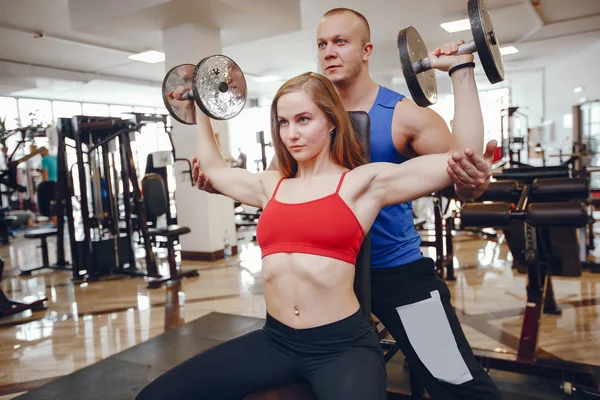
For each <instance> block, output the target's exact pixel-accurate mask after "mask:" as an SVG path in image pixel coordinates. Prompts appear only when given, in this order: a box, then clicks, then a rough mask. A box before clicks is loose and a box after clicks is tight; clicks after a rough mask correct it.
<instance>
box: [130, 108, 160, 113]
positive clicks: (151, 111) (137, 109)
mask: <svg viewBox="0 0 600 400" xmlns="http://www.w3.org/2000/svg"><path fill="white" fill-rule="evenodd" d="M133 112H136V113H143V114H154V113H155V112H156V109H155V108H154V107H133Z"/></svg>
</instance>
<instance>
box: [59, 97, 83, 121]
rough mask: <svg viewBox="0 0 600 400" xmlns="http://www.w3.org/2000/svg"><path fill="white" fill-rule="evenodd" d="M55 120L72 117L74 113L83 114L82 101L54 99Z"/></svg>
mask: <svg viewBox="0 0 600 400" xmlns="http://www.w3.org/2000/svg"><path fill="white" fill-rule="evenodd" d="M52 109H53V110H54V120H55V121H56V120H57V119H58V118H71V117H73V116H74V115H81V103H75V102H71V101H53V102H52Z"/></svg>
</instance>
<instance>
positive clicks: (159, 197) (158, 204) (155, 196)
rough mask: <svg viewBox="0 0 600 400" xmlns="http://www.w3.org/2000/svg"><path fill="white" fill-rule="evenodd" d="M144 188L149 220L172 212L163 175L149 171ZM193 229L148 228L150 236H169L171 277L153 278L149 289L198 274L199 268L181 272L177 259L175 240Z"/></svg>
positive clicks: (179, 227) (168, 248)
mask: <svg viewBox="0 0 600 400" xmlns="http://www.w3.org/2000/svg"><path fill="white" fill-rule="evenodd" d="M142 190H143V193H144V206H145V208H146V214H147V215H148V220H156V218H158V217H160V216H162V215H164V214H166V213H168V212H170V211H169V200H168V197H167V188H166V186H165V182H164V181H163V179H162V177H161V176H160V175H159V174H157V173H154V172H152V173H149V174H146V175H145V176H144V179H142ZM190 232H191V230H190V228H188V227H187V226H179V225H168V226H167V227H165V228H157V227H156V226H154V227H151V228H149V229H148V234H149V236H150V238H156V237H157V236H160V237H166V238H167V252H168V261H169V277H168V278H159V279H152V280H151V281H150V282H149V284H148V288H149V289H155V288H159V287H160V286H161V285H162V284H163V283H165V282H168V281H173V280H178V279H181V278H185V277H192V276H198V271H197V270H192V271H186V272H181V271H180V270H179V268H178V266H177V261H176V260H175V240H177V238H178V237H179V236H180V235H185V234H186V233H190Z"/></svg>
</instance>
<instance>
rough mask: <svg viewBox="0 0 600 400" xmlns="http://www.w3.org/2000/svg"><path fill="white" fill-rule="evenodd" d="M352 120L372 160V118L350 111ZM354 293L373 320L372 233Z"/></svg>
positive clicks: (364, 248) (358, 268)
mask: <svg viewBox="0 0 600 400" xmlns="http://www.w3.org/2000/svg"><path fill="white" fill-rule="evenodd" d="M348 114H349V115H350V120H351V121H352V125H353V126H354V130H355V131H356V132H357V133H358V135H359V136H360V140H361V143H362V147H363V154H364V156H365V158H366V159H367V161H371V135H370V131H371V125H370V124H371V120H370V118H369V114H367V113H366V112H364V111H350V112H349V113H348ZM354 293H355V294H356V297H357V298H358V302H359V303H360V308H361V309H362V311H363V314H364V315H365V317H367V319H368V320H369V321H370V320H371V235H370V234H367V235H366V236H365V240H364V241H363V243H362V246H361V248H360V252H359V253H358V257H357V258H356V272H355V275H354Z"/></svg>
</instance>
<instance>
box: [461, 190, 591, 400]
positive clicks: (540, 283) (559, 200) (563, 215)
mask: <svg viewBox="0 0 600 400" xmlns="http://www.w3.org/2000/svg"><path fill="white" fill-rule="evenodd" d="M486 194H487V196H486V197H487V198H486V199H485V200H496V202H493V203H491V204H484V203H471V204H465V205H464V206H463V208H462V210H461V214H460V216H461V222H462V224H463V225H465V226H475V227H482V226H485V227H487V226H494V227H505V226H507V225H509V224H510V223H511V222H513V221H523V222H524V234H525V257H526V263H527V303H526V307H525V315H524V320H523V325H522V330H521V337H520V341H519V347H518V351H517V354H507V353H504V352H503V353H501V354H498V353H496V352H494V351H485V350H479V349H474V352H475V355H476V356H477V357H478V359H479V361H480V362H481V364H482V366H484V367H485V368H492V369H500V370H506V371H513V372H518V373H524V374H529V375H536V376H541V377H546V378H549V379H553V380H558V381H560V382H561V385H562V388H563V390H564V391H565V392H566V393H568V394H571V393H572V392H573V391H574V390H575V389H577V390H580V391H582V392H587V393H594V394H599V393H600V368H599V367H596V366H593V365H587V364H581V363H573V362H568V361H564V360H549V359H543V358H542V357H540V356H539V354H538V351H537V342H538V334H539V324H540V319H541V315H542V312H544V313H546V314H560V309H559V308H558V306H557V304H556V300H555V298H554V290H553V287H552V280H551V276H552V272H551V270H550V265H549V263H548V262H547V259H546V258H545V257H544V255H545V253H546V252H547V250H548V247H549V235H548V234H547V231H545V230H544V229H545V228H553V227H568V228H580V229H583V230H585V227H586V226H587V224H589V223H590V217H589V215H588V213H587V210H586V205H585V202H586V201H587V199H588V197H589V182H588V181H587V180H586V179H581V178H578V179H572V178H546V179H535V180H533V181H532V182H529V183H524V184H521V183H519V182H518V181H504V182H495V183H493V184H491V185H490V188H489V189H488V191H486ZM498 201H504V202H498Z"/></svg>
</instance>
